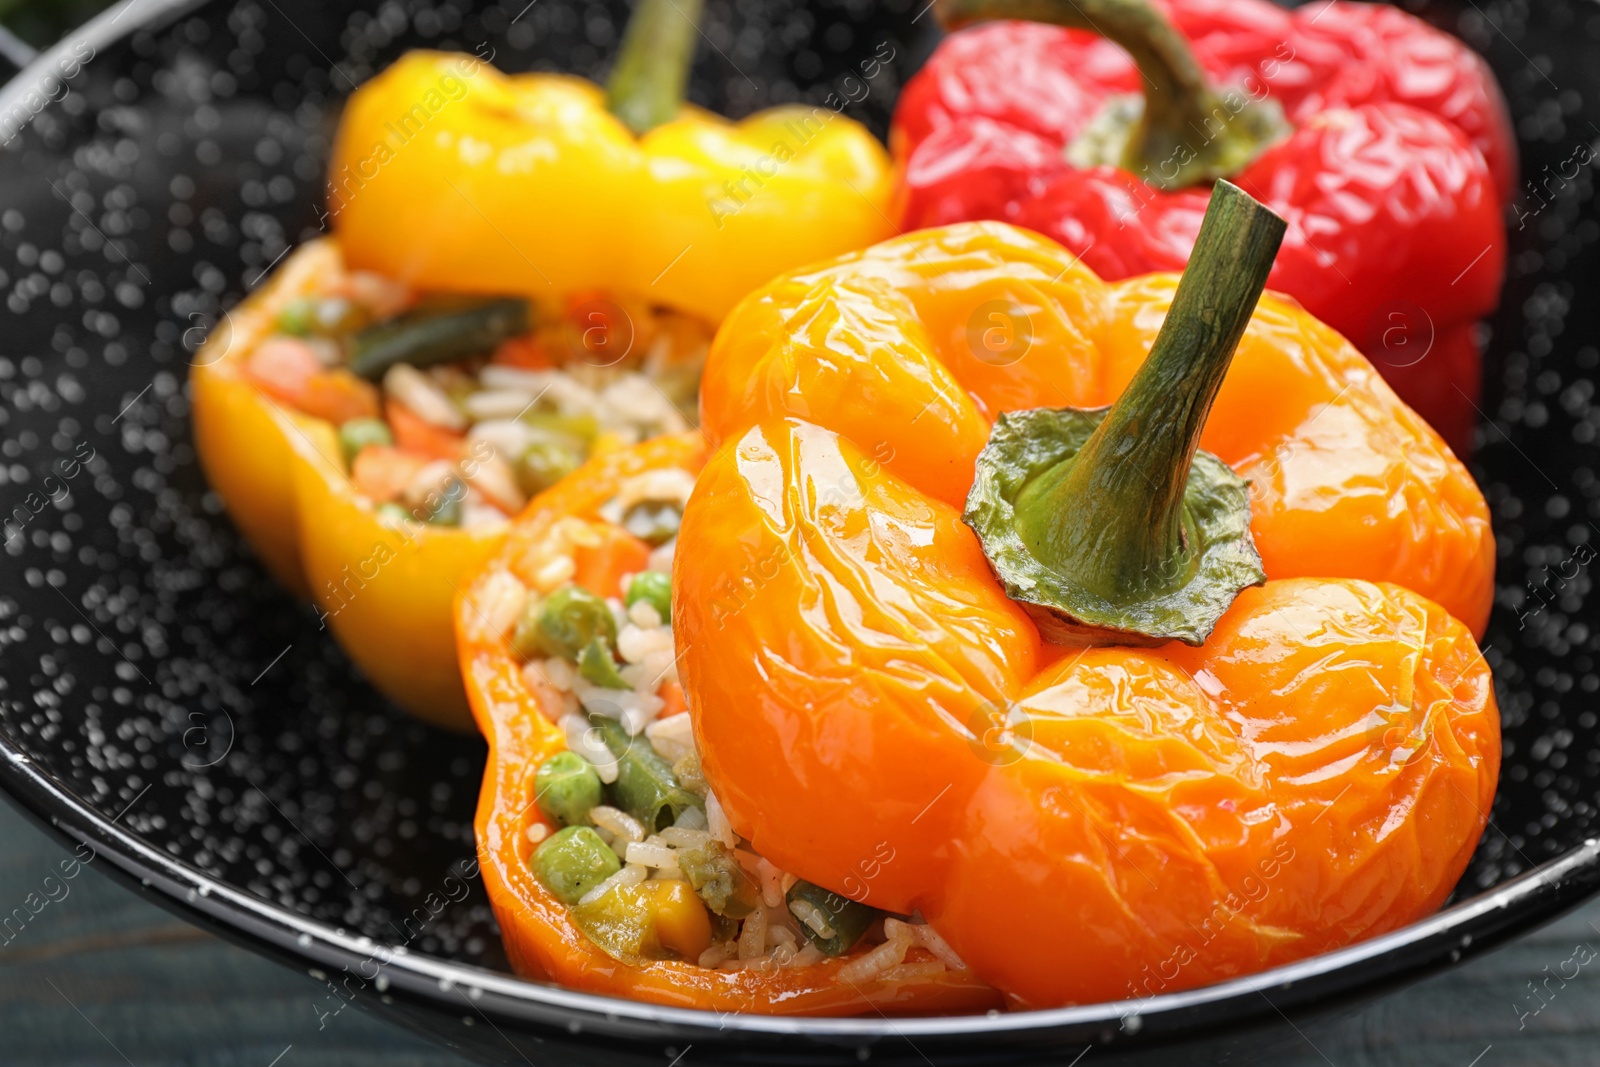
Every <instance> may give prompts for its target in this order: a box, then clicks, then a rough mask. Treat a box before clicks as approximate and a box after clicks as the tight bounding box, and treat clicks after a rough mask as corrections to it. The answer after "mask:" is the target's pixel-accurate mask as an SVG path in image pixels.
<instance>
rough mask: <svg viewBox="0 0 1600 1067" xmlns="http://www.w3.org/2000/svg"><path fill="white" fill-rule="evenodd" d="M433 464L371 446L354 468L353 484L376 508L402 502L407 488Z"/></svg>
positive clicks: (364, 449)
mask: <svg viewBox="0 0 1600 1067" xmlns="http://www.w3.org/2000/svg"><path fill="white" fill-rule="evenodd" d="M428 463H429V461H428V460H426V459H423V458H422V457H421V456H417V455H413V454H412V453H410V452H402V451H400V449H398V448H390V447H389V446H388V445H368V446H367V447H366V448H363V449H362V450H361V451H360V452H357V453H356V458H355V462H354V463H352V464H350V481H351V482H352V483H354V485H355V487H356V489H357V490H358V491H359V492H360V493H361V495H362V496H364V497H366V498H367V499H368V500H371V501H372V502H373V503H375V504H387V503H389V502H390V501H392V500H398V499H400V496H401V494H402V493H404V492H405V489H406V486H408V485H410V484H411V481H412V479H414V478H415V477H416V476H417V472H418V471H420V470H422V468H423V467H426V466H427V465H428Z"/></svg>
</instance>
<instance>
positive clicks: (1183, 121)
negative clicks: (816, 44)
mask: <svg viewBox="0 0 1600 1067" xmlns="http://www.w3.org/2000/svg"><path fill="white" fill-rule="evenodd" d="M939 6H940V16H941V19H942V20H943V21H944V22H945V24H946V25H947V26H949V27H951V28H953V29H955V28H960V27H962V26H965V25H968V24H970V23H973V22H977V21H979V20H982V19H988V18H996V17H1004V18H1010V17H1018V18H1028V19H1038V20H1041V21H1039V22H991V23H987V24H985V25H981V26H976V27H974V28H972V29H966V30H963V31H962V32H959V33H955V34H953V35H952V36H950V37H949V38H947V39H946V40H945V41H944V42H943V43H942V44H941V45H940V46H939V48H938V49H937V50H936V51H935V52H934V54H933V56H932V57H931V58H930V59H929V60H928V62H927V64H926V66H924V67H923V69H922V70H921V72H919V73H918V74H917V76H916V77H915V78H913V79H912V80H911V81H910V83H909V84H908V85H907V86H906V89H905V92H904V94H903V95H902V96H901V99H900V103H899V107H898V109H897V110H896V112H895V119H894V129H893V135H892V143H893V146H894V149H895V153H896V157H897V161H898V163H899V166H900V173H901V175H902V181H903V184H902V188H901V193H900V196H901V201H900V207H901V211H902V216H901V217H902V220H903V223H904V225H905V227H906V228H907V229H910V228H914V227H923V226H938V225H944V224H946V223H951V222H959V221H967V220H973V219H1002V220H1005V221H1008V222H1013V223H1016V224H1018V225H1022V226H1027V227H1029V228H1031V229H1034V230H1037V231H1039V232H1041V233H1044V234H1047V235H1048V236H1050V237H1053V238H1055V239H1056V240H1058V241H1060V242H1061V243H1062V244H1064V245H1065V246H1066V247H1067V248H1069V249H1071V250H1072V251H1073V252H1075V253H1077V254H1078V255H1080V256H1082V257H1083V259H1084V261H1085V262H1086V263H1087V264H1088V265H1089V266H1091V267H1093V268H1094V270H1095V271H1096V272H1098V273H1099V274H1100V275H1101V276H1102V277H1104V278H1107V279H1121V278H1126V277H1128V276H1130V275H1135V274H1144V273H1148V272H1151V271H1177V270H1181V269H1183V266H1184V264H1185V263H1186V262H1187V261H1188V257H1189V250H1190V249H1191V247H1192V246H1193V244H1194V238H1195V235H1196V233H1198V231H1199V227H1200V220H1201V218H1202V217H1203V216H1204V215H1205V210H1206V203H1207V198H1208V196H1209V190H1208V188H1206V186H1207V185H1209V183H1210V182H1211V181H1213V180H1215V179H1216V178H1221V177H1226V178H1228V179H1229V180H1231V181H1233V182H1234V183H1235V184H1237V185H1239V186H1241V187H1242V188H1244V189H1245V190H1246V191H1248V192H1249V193H1251V194H1252V195H1254V196H1255V197H1256V198H1257V199H1259V200H1261V201H1263V202H1265V203H1266V204H1267V205H1268V206H1270V207H1271V208H1272V210H1273V211H1275V212H1277V213H1278V214H1280V215H1282V216H1283V217H1284V218H1286V219H1287V220H1288V221H1289V232H1288V236H1287V237H1286V238H1285V240H1284V242H1283V248H1282V251H1281V252H1279V254H1278V258H1277V261H1276V264H1275V266H1274V268H1273V271H1272V274H1271V277H1270V278H1269V280H1268V285H1269V286H1270V287H1272V288H1274V289H1277V290H1279V291H1281V292H1284V293H1287V294H1288V295H1290V296H1293V297H1295V298H1296V299H1298V300H1299V301H1300V303H1301V304H1303V305H1304V306H1305V307H1306V309H1307V310H1308V311H1310V312H1311V313H1312V314H1313V315H1315V316H1316V317H1318V318H1320V319H1321V320H1323V321H1324V322H1326V323H1328V324H1329V325H1331V326H1333V327H1334V328H1336V329H1338V330H1339V331H1340V332H1342V333H1343V334H1344V335H1345V336H1346V337H1348V338H1349V339H1350V340H1352V341H1353V342H1355V344H1356V345H1357V346H1358V347H1360V348H1361V349H1362V350H1363V351H1364V352H1365V353H1366V354H1367V355H1368V356H1369V357H1370V358H1371V359H1372V361H1373V363H1374V364H1375V365H1376V366H1377V367H1378V368H1379V370H1380V371H1381V372H1382V373H1383V375H1384V377H1385V378H1387V379H1388V380H1389V382H1390V384H1392V385H1393V386H1394V387H1395V390H1396V391H1397V392H1398V393H1399V394H1400V395H1401V397H1402V398H1403V399H1405V400H1406V401H1407V402H1408V403H1410V404H1411V406H1412V407H1414V408H1415V409H1416V410H1417V411H1418V412H1420V413H1421V414H1422V415H1423V416H1424V417H1425V418H1427V419H1428V421H1430V422H1431V423H1432V424H1433V425H1434V426H1435V428H1437V429H1438V430H1439V431H1440V432H1441V434H1443V435H1444V436H1445V438H1446V439H1447V440H1449V441H1450V442H1451V444H1453V445H1455V446H1456V447H1457V449H1458V450H1462V449H1463V446H1465V445H1466V444H1468V443H1469V442H1470V439H1471V431H1472V427H1473V425H1474V423H1475V419H1476V414H1475V410H1474V407H1475V405H1476V403H1477V398H1478V391H1479V377H1480V372H1479V352H1478V346H1477V341H1476V338H1475V332H1476V331H1475V326H1476V324H1477V322H1478V320H1479V319H1481V318H1482V317H1483V316H1484V315H1486V314H1488V313H1489V312H1490V311H1491V310H1493V308H1494V306H1495V304H1496V303H1497V302H1498V299H1499V293H1500V283H1501V278H1502V275H1503V273H1504V266H1505V256H1506V236H1505V226H1504V222H1503V216H1502V211H1503V205H1504V204H1506V203H1508V202H1509V201H1510V199H1511V197H1512V194H1513V191H1514V187H1515V185H1516V181H1517V175H1516V170H1517V162H1516V155H1515V144H1514V141H1513V139H1512V133H1511V128H1510V122H1509V119H1508V118H1507V114H1506V106H1505V101H1504V99H1503V97H1502V96H1501V94H1500V91H1499V88H1498V87H1497V86H1496V84H1495V82H1494V78H1493V76H1492V74H1491V73H1490V72H1489V69H1488V67H1487V65H1486V64H1485V63H1484V62H1483V60H1482V59H1481V58H1480V57H1478V56H1477V55H1476V54H1475V53H1473V52H1472V51H1470V50H1469V49H1468V48H1467V47H1466V46H1465V45H1464V44H1462V43H1461V42H1460V41H1457V40H1456V39H1454V38H1452V37H1450V36H1448V35H1447V34H1445V33H1443V32H1441V31H1439V30H1436V29H1434V28H1432V27H1430V26H1428V25H1427V24H1426V23H1424V22H1422V21H1421V20H1419V19H1417V18H1415V17H1413V16H1411V15H1408V14H1406V13H1405V12H1402V11H1399V10H1397V9H1395V8H1392V7H1387V6H1384V5H1379V4H1365V3H1346V2H1342V0H1330V2H1313V3H1310V4H1307V5H1306V6H1304V7H1301V8H1299V9H1298V10H1295V11H1293V12H1290V11H1284V10H1282V9H1280V8H1277V7H1275V6H1273V5H1272V4H1270V3H1267V2H1265V0H939ZM1044 22H1051V23H1056V24H1057V25H1045V24H1043V23H1044ZM1071 27H1077V28H1071ZM1091 29H1092V30H1093V32H1089V31H1090V30H1091ZM1102 35H1103V36H1102ZM1113 41H1114V42H1116V43H1112V42H1113ZM1119 46H1120V47H1119Z"/></svg>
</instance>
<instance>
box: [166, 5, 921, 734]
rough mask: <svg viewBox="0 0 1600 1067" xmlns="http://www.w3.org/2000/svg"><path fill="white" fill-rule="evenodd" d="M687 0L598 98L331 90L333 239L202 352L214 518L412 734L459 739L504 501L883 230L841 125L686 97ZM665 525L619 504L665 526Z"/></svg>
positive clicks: (573, 84) (634, 50)
mask: <svg viewBox="0 0 1600 1067" xmlns="http://www.w3.org/2000/svg"><path fill="white" fill-rule="evenodd" d="M698 8H699V5H698V4H691V3H687V2H677V3H675V2H674V0H642V2H641V3H640V4H639V6H638V8H637V9H636V11H635V14H634V17H633V19H632V21H631V22H630V24H629V28H628V30H627V33H626V35H625V38H624V42H623V46H622V51H621V54H620V56H619V59H618V62H617V64H616V67H615V70H614V73H613V75H612V77H611V80H610V83H609V84H608V86H607V87H606V88H604V89H602V88H600V87H598V86H595V85H592V84H590V83H588V82H585V81H583V80H581V79H577V78H572V77H566V76H561V75H553V74H529V75H517V76H506V75H502V74H500V73H499V72H498V71H496V70H495V69H494V68H492V67H490V66H488V65H486V64H484V63H482V62H479V61H478V60H477V59H474V58H473V57H470V56H464V55H451V54H443V53H411V54H409V55H406V56H404V57H403V58H402V59H400V60H399V61H398V62H397V63H396V64H395V65H394V66H392V67H391V68H389V69H388V70H387V71H386V72H384V73H383V74H381V75H379V76H378V77H377V78H375V79H373V80H372V81H371V82H370V83H368V84H367V85H365V86H363V87H362V88H361V89H360V90H358V91H357V92H356V93H355V94H354V96H353V97H352V98H351V100H350V102H349V104H348V105H347V108H346V111H345V114H344V117H343V120H342V122H341V124H340V127H339V132H338V135H337V139H336V144H335V149H334V158H333V163H332V170H331V174H330V197H329V205H330V209H331V212H332V218H333V222H334V233H335V236H334V237H332V238H330V239H323V240H319V241H314V242H312V243H310V244H308V245H306V246H305V247H303V248H301V249H299V250H297V251H296V252H295V253H294V254H293V255H292V256H290V257H289V259H288V260H287V261H286V262H285V263H284V264H283V266H282V267H281V268H280V269H279V270H278V272H277V273H276V275H275V276H274V278H273V279H272V280H271V281H269V283H268V284H267V285H266V286H264V287H263V288H262V289H261V290H259V291H258V292H257V293H255V294H253V295H252V296H251V297H250V298H249V299H248V300H247V301H246V302H245V304H244V305H243V306H242V307H241V308H238V309H235V311H234V312H232V314H231V328H230V329H229V330H226V331H223V332H221V333H219V334H218V335H217V336H216V337H215V338H214V339H213V340H212V342H211V343H210V344H208V346H207V347H206V349H205V350H204V351H203V352H202V353H201V354H200V355H199V357H198V358H197V360H196V366H195V370H194V378H193V380H194V403H195V435H196V441H197V444H198V447H199V453H200V457H201V460H202V462H203V463H204V465H205V469H206V472H207V475H208V477H209V479H210V481H211V484H212V485H213V486H214V487H215V488H216V489H217V491H218V492H219V494H220V495H221V496H222V499H223V501H224V503H225V504H226V505H227V507H228V510H229V512H230V514H231V515H232V516H233V517H234V520H235V521H236V522H237V523H238V524H239V526H240V528H241V529H242V530H243V531H244V533H245V535H246V536H247V537H248V538H249V539H250V541H251V542H252V543H253V544H254V545H255V547H256V549H257V551H258V552H259V553H260V555H261V557H262V559H263V560H264V562H265V563H266V565H267V566H268V567H269V569H271V570H272V572H273V573H274V574H275V575H276V576H277V577H278V578H279V579H280V580H281V581H282V582H283V583H284V584H285V585H286V586H287V587H288V588H290V589H291V590H293V591H294V592H296V593H297V594H299V595H301V596H309V597H310V598H312V599H313V600H314V601H315V602H316V604H317V605H318V608H319V612H318V614H319V618H320V620H321V622H322V624H323V625H325V626H327V627H329V628H331V629H332V630H333V632H334V634H335V636H336V637H337V638H338V639H339V641H340V642H341V644H343V646H344V647H345V649H346V650H347V651H348V652H349V653H350V655H351V658H352V659H353V660H354V661H355V662H356V664H357V665H358V666H359V667H360V668H361V669H362V670H363V671H364V672H365V674H366V675H367V676H368V677H369V678H370V679H371V680H372V682H373V683H374V684H375V685H376V686H377V687H378V688H379V689H380V690H382V691H383V692H384V693H385V694H386V695H387V696H389V697H390V698H392V699H394V700H395V701H397V702H398V703H399V704H401V705H402V706H404V707H406V708H407V709H409V710H410V711H412V712H414V713H416V714H418V715H420V716H422V717H424V718H427V719H429V720H431V721H434V722H437V723H440V724H444V725H449V726H454V727H457V728H462V729H467V728H470V725H471V721H470V719H469V717H468V713H467V707H466V698H465V694H464V692H463V690H462V685H461V681H460V677H459V674H458V672H457V668H456V662H455V652H454V642H453V637H452V634H451V611H450V605H451V603H452V601H453V599H454V598H455V596H456V595H457V593H458V592H459V591H460V589H461V588H462V587H464V586H465V584H466V581H467V577H468V576H469V575H470V574H471V573H472V572H473V571H474V570H475V569H476V568H477V567H479V566H480V565H481V564H482V563H483V562H484V561H485V560H486V559H487V558H488V557H489V556H490V555H492V554H493V552H494V550H495V548H496V546H497V545H498V544H499V543H500V541H501V540H502V538H503V537H504V534H505V530H506V528H507V523H508V520H509V518H510V516H512V515H515V514H517V512H518V511H520V510H521V509H522V507H523V506H524V505H525V504H526V503H527V501H528V500H529V499H530V498H532V497H533V496H535V495H537V494H538V493H540V492H542V491H543V490H545V489H546V488H548V487H549V486H551V485H553V484H554V483H555V482H557V481H558V480H559V479H560V478H561V477H563V476H564V475H566V474H567V473H569V472H571V471H572V470H574V469H576V468H577V467H578V466H580V465H581V464H582V463H584V462H585V461H586V460H587V459H588V458H590V457H591V456H593V455H597V454H602V453H604V452H605V451H607V450H608V449H611V448H616V447H622V446H625V445H628V444H631V443H634V442H638V441H642V440H647V439H650V438H652V437H656V436H659V435H662V434H673V433H679V432H682V431H684V430H686V429H688V428H690V427H692V426H693V425H694V424H695V422H696V406H695V395H696V388H697V385H698V379H699V375H700V370H701V366H702V364H703V362H704V357H705V352H706V347H707V345H708V343H709V341H710V338H711V335H712V332H713V330H714V328H715V325H716V323H717V322H718V321H719V320H720V318H721V317H722V316H723V315H725V314H726V313H727V311H728V310H729V308H731V307H732V305H733V304H734V302H735V301H736V300H737V299H738V298H739V297H740V296H741V295H742V294H743V293H744V292H746V291H748V290H749V289H751V288H753V287H755V286H757V285H759V284H761V283H762V282H764V281H766V280H767V279H769V278H771V277H772V276H774V275H776V274H778V273H780V272H781V271H783V270H786V269H791V268H793V267H795V266H797V265H799V264H801V263H804V262H808V261H812V260H815V259H817V258H818V257H820V256H829V255H836V254H838V253H840V252H843V251H847V250H850V249H853V248H860V247H864V246H866V245H868V244H871V243H872V242H873V241H875V240H878V239H880V238H882V237H884V236H886V233H887V229H888V224H887V223H886V221H885V215H884V212H885V211H886V208H887V200H888V196H889V184H890V180H889V164H888V159H887V156H886V154H885V153H884V152H883V150H882V149H881V148H880V147H879V146H878V144H877V143H876V142H875V141H874V140H873V138H872V137H871V136H870V135H869V134H868V133H867V132H866V131H865V130H864V129H863V128H861V127H860V126H858V125H856V124H855V123H853V122H851V121H850V120H849V119H846V118H842V117H838V116H836V115H835V114H834V113H833V112H832V111H830V110H828V109H825V108H818V109H812V108H798V107H793V108H779V109H774V110H772V111H766V112H762V113H760V114H757V115H755V116H752V117H751V118H749V119H746V120H744V121H742V122H739V123H731V122H728V121H726V120H723V119H721V118H718V117H716V116H714V115H710V114H707V113H705V112H702V111H700V110H698V109H696V108H694V107H692V106H690V105H687V104H684V103H682V98H683V93H684V88H685V81H686V77H687V71H688V60H689V57H690V55H691V53H692V51H693V44H694V41H695V40H696V39H697V34H696V29H695V26H694V22H693V18H694V17H695V16H696V15H697V14H698ZM752 174H753V175H755V176H756V179H755V180H754V181H752V179H751V177H750V176H751V175H752ZM730 188H733V189H735V190H736V193H734V194H730V192H729V189H730ZM719 205H720V207H719ZM658 518H659V516H654V515H649V514H643V513H641V514H637V515H628V516H623V517H622V519H621V521H622V522H623V523H624V525H625V526H627V528H629V529H630V530H632V531H633V532H634V533H635V534H636V535H637V536H640V537H643V538H645V539H646V540H650V539H655V540H660V539H662V538H664V537H666V536H670V533H671V531H662V530H661V529H659V528H658V527H657V526H656V525H655V524H656V521H657V519H658Z"/></svg>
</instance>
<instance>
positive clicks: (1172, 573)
mask: <svg viewBox="0 0 1600 1067" xmlns="http://www.w3.org/2000/svg"><path fill="white" fill-rule="evenodd" d="M1284 226H1285V224H1284V221H1283V219H1281V218H1279V217H1278V216H1277V215H1275V214H1273V213H1272V212H1271V211H1270V210H1268V209H1267V208H1266V207H1264V206H1262V205H1261V204H1259V203H1257V202H1256V201H1255V200H1253V199H1251V197H1249V196H1248V195H1246V194H1245V193H1244V192H1242V191H1241V190H1240V189H1239V188H1238V187H1237V186H1234V185H1231V184H1229V183H1228V182H1219V183H1218V184H1217V187H1216V190H1215V191H1214V193H1213V194H1212V198H1211V206H1210V207H1209V208H1208V209H1207V210H1206V216H1205V221H1204V222H1203V223H1202V224H1201V226H1200V236H1199V238H1198V239H1197V240H1196V242H1195V246H1194V253H1193V254H1192V255H1191V256H1190V258H1189V266H1188V269H1186V270H1185V271H1184V272H1183V279H1182V280H1181V281H1180V282H1179V283H1178V291H1177V294H1176V295H1175V296H1174V297H1173V300H1172V307H1171V309H1170V310H1169V311H1168V312H1167V318H1166V322H1165V323H1163V324H1162V327H1161V332H1160V333H1159V334H1157V335H1156V340H1155V343H1154V344H1153V345H1152V346H1151V349H1150V355H1149V357H1148V358H1147V359H1146V360H1145V362H1144V365H1143V366H1142V367H1140V368H1139V371H1138V373H1137V374H1135V375H1134V377H1133V381H1131V382H1130V383H1129V384H1128V388H1127V389H1126V390H1125V391H1124V392H1123V394H1122V396H1121V398H1120V399H1118V400H1117V402H1116V404H1115V405H1114V406H1113V407H1112V408H1111V411H1110V412H1109V413H1108V414H1107V415H1106V417H1105V419H1104V421H1102V422H1101V423H1100V425H1099V427H1098V428H1097V429H1096V430H1095V432H1094V433H1093V435H1092V436H1090V438H1089V440H1088V441H1087V442H1085V444H1084V446H1083V448H1082V449H1081V450H1080V451H1079V452H1078V454H1077V455H1076V456H1074V457H1073V458H1072V459H1070V460H1068V461H1066V462H1064V463H1059V464H1057V465H1056V466H1055V467H1053V468H1052V469H1050V470H1048V471H1045V472H1043V473H1041V474H1040V475H1039V476H1038V477H1036V478H1035V479H1033V480H1032V481H1031V482H1030V483H1029V484H1028V485H1027V487H1026V488H1024V489H1023V491H1022V492H1021V493H1020V494H1019V495H1018V497H1017V501H1016V525H1017V532H1018V534H1019V535H1020V536H1021V538H1022V540H1023V543H1024V544H1026V545H1027V546H1028V549H1029V551H1031V552H1032V553H1033V555H1034V556H1035V557H1036V558H1037V559H1038V560H1039V561H1040V562H1041V563H1042V564H1044V566H1046V567H1047V568H1049V569H1050V570H1052V571H1055V572H1056V573H1058V574H1060V575H1062V576H1063V578H1064V579H1066V580H1067V581H1068V582H1069V583H1071V584H1076V585H1078V586H1079V587H1081V588H1083V589H1086V590H1088V591H1089V592H1091V593H1093V594H1095V595H1096V596H1099V597H1101V598H1103V599H1104V600H1106V601H1108V602H1110V603H1127V602H1130V601H1133V600H1138V599H1144V598H1149V597H1150V596H1152V595H1155V594H1159V593H1161V592H1163V591H1165V590H1167V589H1171V588H1173V587H1175V586H1177V585H1180V584H1182V583H1183V582H1185V581H1186V580H1188V578H1189V577H1190V576H1191V575H1192V573H1193V569H1194V564H1195V552H1194V551H1193V550H1192V549H1193V547H1194V546H1193V544H1192V536H1191V532H1190V531H1188V530H1187V529H1186V526H1185V510H1184V507H1183V503H1184V490H1185V487H1186V485H1187V484H1188V479H1189V470H1190V467H1191V466H1192V465H1193V463H1194V457H1195V451H1196V450H1197V449H1198V448H1199V443H1200V433H1201V431H1202V430H1203V429H1204V428H1205V423H1206V417H1207V416H1208V415H1209V414H1210V412H1211V405H1212V403H1213V402H1214V401H1215V400H1216V397H1217V391H1218V390H1219V389H1220V388H1221V387H1222V379H1223V376H1224V375H1225V374H1226V373H1227V371H1228V365H1229V364H1230V363H1231V362H1232V361H1233V352H1234V349H1235V348H1236V347H1237V346H1238V344H1239V339H1240V337H1242V336H1243V335H1244V330H1245V327H1246V326H1247V325H1248V324H1249V322H1250V316H1251V313H1252V312H1253V311H1254V310H1255V306H1256V302H1257V300H1258V299H1259V298H1260V296H1261V291H1262V289H1263V288H1264V287H1265V285H1266V280H1267V273H1268V272H1269V271H1270V270H1271V269H1272V260H1273V257H1274V256H1275V255H1276V254H1277V251H1278V245H1279V243H1280V242H1281V241H1282V240H1283V233H1284Z"/></svg>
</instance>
